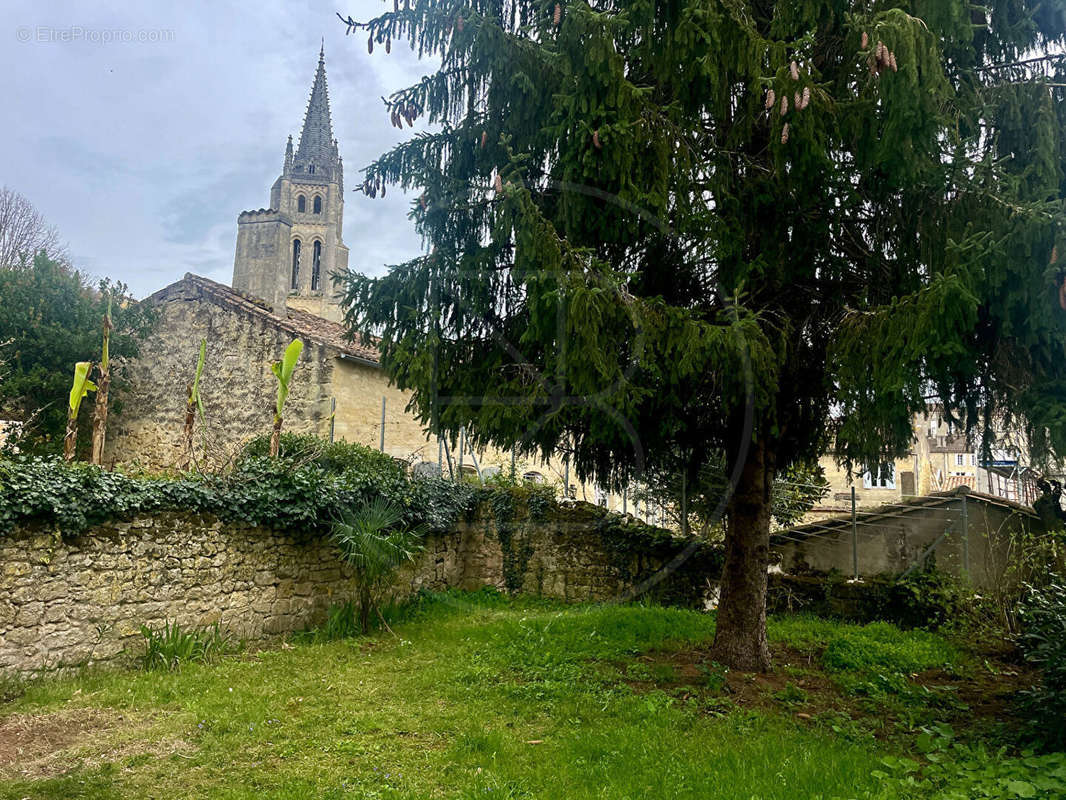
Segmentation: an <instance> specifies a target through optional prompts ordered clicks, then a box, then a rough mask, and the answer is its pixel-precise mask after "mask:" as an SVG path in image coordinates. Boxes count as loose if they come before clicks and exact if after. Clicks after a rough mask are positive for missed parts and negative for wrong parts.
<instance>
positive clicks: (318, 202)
mask: <svg viewBox="0 0 1066 800" xmlns="http://www.w3.org/2000/svg"><path fill="white" fill-rule="evenodd" d="M314 209H315V213H316V214H321V213H322V198H321V197H320V196H319V195H317V194H316V195H315V203H314Z"/></svg>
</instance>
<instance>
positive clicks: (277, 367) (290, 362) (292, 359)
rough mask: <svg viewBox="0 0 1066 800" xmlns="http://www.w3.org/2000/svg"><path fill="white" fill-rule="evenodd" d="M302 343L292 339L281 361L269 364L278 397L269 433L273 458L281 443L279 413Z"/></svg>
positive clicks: (302, 346)
mask: <svg viewBox="0 0 1066 800" xmlns="http://www.w3.org/2000/svg"><path fill="white" fill-rule="evenodd" d="M303 349H304V343H303V342H302V341H300V340H299V339H293V340H292V342H291V343H290V344H289V346H288V347H286V348H285V355H284V356H282V358H281V361H275V362H274V363H273V364H271V365H270V371H271V372H273V373H274V377H275V378H277V379H278V398H277V402H276V404H275V406H274V432H273V433H271V435H270V456H271V458H274V457H275V456H277V454H278V448H279V447H280V445H281V414H282V412H283V411H284V410H285V400H286V399H288V397H289V386H290V385H291V384H292V374H293V372H295V370H296V363H297V362H298V361H299V360H300V353H302V352H303Z"/></svg>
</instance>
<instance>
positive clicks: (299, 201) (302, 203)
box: [296, 194, 307, 213]
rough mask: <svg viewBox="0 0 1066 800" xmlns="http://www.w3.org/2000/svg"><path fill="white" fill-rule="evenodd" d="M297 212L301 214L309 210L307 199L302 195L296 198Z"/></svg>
mask: <svg viewBox="0 0 1066 800" xmlns="http://www.w3.org/2000/svg"><path fill="white" fill-rule="evenodd" d="M296 210H297V211H299V212H301V213H303V212H304V211H306V210H307V198H306V197H304V196H303V195H302V194H301V195H299V196H298V197H297V198H296Z"/></svg>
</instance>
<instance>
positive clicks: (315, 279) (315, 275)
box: [311, 197, 322, 292]
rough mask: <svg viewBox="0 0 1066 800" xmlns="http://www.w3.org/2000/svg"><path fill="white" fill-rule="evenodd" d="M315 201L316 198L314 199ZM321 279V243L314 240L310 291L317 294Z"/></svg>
mask: <svg viewBox="0 0 1066 800" xmlns="http://www.w3.org/2000/svg"><path fill="white" fill-rule="evenodd" d="M315 200H316V201H317V200H318V198H317V197H316V198H315ZM321 278H322V242H320V241H318V240H317V239H316V240H315V247H314V249H313V250H312V251H311V291H312V292H317V291H318V288H319V283H321Z"/></svg>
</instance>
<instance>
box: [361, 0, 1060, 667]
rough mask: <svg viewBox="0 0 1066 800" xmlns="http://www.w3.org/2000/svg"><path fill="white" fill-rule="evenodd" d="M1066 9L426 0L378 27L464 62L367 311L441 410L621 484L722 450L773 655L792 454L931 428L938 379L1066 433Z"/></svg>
mask: <svg viewBox="0 0 1066 800" xmlns="http://www.w3.org/2000/svg"><path fill="white" fill-rule="evenodd" d="M1064 27H1066V2H1064V0H1040V2H1037V0H990V1H989V2H988V3H986V4H984V5H977V4H975V3H970V2H964V1H963V0H910V1H909V2H906V1H898V0H884V2H856V1H855V0H776V2H775V1H773V0H765V1H764V2H751V0H658V1H654V2H653V0H607V1H606V2H593V3H592V4H590V3H588V2H586V1H585V0H569V1H568V2H559V3H556V2H554V0H548V1H547V2H544V1H543V0H541V1H539V2H531V1H530V0H511V2H500V1H499V0H399V2H398V4H397V5H396V6H395V8H394V10H391V11H388V12H387V13H384V14H382V15H381V16H379V17H377V18H376V19H373V20H370V21H367V22H357V23H355V24H354V25H350V29H352V30H353V31H354V32H360V33H361V34H362V35H363V36H365V35H367V33H368V32H369V37H370V39H371V42H370V43H369V45H370V49H371V50H373V49H374V46H375V45H376V46H377V48H379V51H375V52H380V51H389V50H390V49H391V47H392V46H393V45H394V44H395V43H397V42H398V41H399V40H402V39H406V40H409V41H410V42H411V44H412V46H413V47H415V48H416V49H417V51H418V52H419V54H421V55H425V56H428V57H439V58H440V60H441V65H440V69H439V70H438V71H437V72H435V73H434V74H431V75H429V76H428V77H427V78H426V79H424V80H423V81H422V82H420V83H419V84H417V85H415V86H412V87H410V88H407V89H403V90H401V91H398V92H396V93H395V94H394V95H392V96H391V97H390V98H388V100H387V101H386V102H387V108H386V114H387V115H388V117H389V118H390V119H391V121H392V123H393V124H394V125H400V126H402V125H403V124H404V123H405V122H407V123H410V122H411V121H412V120H413V119H414V118H415V117H420V116H421V117H426V118H428V120H429V121H431V122H432V123H434V124H435V125H436V126H437V128H436V129H435V130H436V132H432V133H425V134H419V135H417V136H414V137H413V138H412V139H411V140H410V141H408V142H406V143H404V144H402V145H400V146H399V147H397V148H396V149H394V150H393V151H391V152H389V153H387V154H385V155H383V156H382V157H381V158H379V159H378V160H377V161H375V162H374V163H373V164H371V165H370V167H369V168H368V170H367V173H366V183H365V185H364V189H365V191H366V192H367V193H368V194H369V195H370V196H375V195H376V194H377V193H379V192H383V191H384V190H385V186H386V184H399V185H401V186H402V187H405V188H407V189H413V190H414V191H415V192H416V193H417V195H418V197H419V199H418V201H417V202H416V203H415V204H414V205H413V207H412V216H413V219H414V222H415V225H416V226H417V228H418V230H419V231H420V232H421V233H422V235H423V236H424V237H425V240H426V242H427V255H426V256H425V257H421V258H417V259H415V260H413V261H410V262H408V263H404V264H399V265H396V266H393V267H391V268H390V270H389V272H388V274H387V275H385V276H384V277H381V278H376V279H372V278H368V277H363V276H359V275H352V276H348V277H347V279H346V281H345V288H346V292H347V299H348V302H349V303H350V311H349V312H348V318H347V321H348V324H349V326H350V327H351V329H353V330H358V331H362V332H367V331H373V332H374V333H376V334H380V335H381V336H382V342H381V347H382V353H383V363H384V365H385V367H386V368H387V369H388V371H389V373H390V375H391V376H392V377H393V378H394V379H395V381H396V382H397V383H398V385H399V386H401V387H403V388H409V389H412V390H413V392H414V406H415V409H416V410H417V412H418V413H419V414H420V415H421V417H422V419H423V420H424V422H425V423H426V424H427V425H428V426H436V427H438V428H439V429H441V430H443V431H445V432H450V433H452V434H454V433H455V432H456V431H457V430H458V428H459V427H460V426H466V428H467V430H468V433H469V434H470V436H471V438H472V439H474V440H475V442H476V443H478V444H483V443H490V442H491V443H493V444H496V445H498V446H502V447H510V446H511V445H512V444H517V445H518V447H519V448H522V449H525V450H529V451H535V450H540V451H544V452H547V451H549V450H552V449H555V448H560V447H561V448H564V449H566V450H568V451H569V452H570V453H571V457H572V459H573V464H574V467H575V468H576V470H577V471H578V472H579V473H580V474H581V475H583V476H595V478H596V479H597V480H599V481H601V482H611V483H616V484H617V483H621V482H625V481H627V480H630V479H632V478H634V477H635V476H636V475H637V474H638V473H639V472H640V471H641V470H642V469H644V468H646V467H648V466H652V465H655V466H660V467H661V466H664V465H665V466H670V467H671V468H677V469H679V470H682V471H683V472H685V473H686V474H687V475H688V476H689V477H690V478H691V479H692V480H696V479H697V478H698V476H699V475H700V474H701V473H702V472H705V471H706V469H705V468H706V467H707V465H708V463H712V464H721V465H722V467H723V469H724V473H725V475H726V476H727V478H728V479H729V481H730V483H731V485H732V487H733V491H732V492H731V493H730V494H728V496H727V498H726V502H725V506H724V508H725V512H726V517H727V536H726V547H727V557H726V565H725V570H724V574H723V580H722V594H721V601H720V608H719V615H718V633H717V637H716V642H715V649H716V651H717V652H716V657H717V658H718V659H719V660H721V661H723V662H724V663H726V664H728V665H730V666H732V667H734V668H740V669H766V668H768V666H769V663H770V662H769V652H768V649H767V644H766V636H765V587H766V567H767V556H768V526H769V507H770V491H771V482H772V479H773V476H774V474H775V473H777V472H778V471H779V470H781V469H783V468H785V467H787V466H788V465H790V464H794V463H797V462H802V461H805V460H809V459H810V458H811V457H813V456H816V455H817V454H818V453H819V452H821V451H822V450H823V449H824V448H825V447H826V446H827V444H828V443H829V442H830V441H831V440H835V447H836V450H837V452H838V453H840V454H841V456H842V457H843V458H844V459H846V460H848V461H849V462H850V463H853V464H855V465H856V466H858V467H859V468H860V469H861V468H863V467H862V465H868V464H876V463H878V462H879V461H880V460H881V459H886V458H888V457H890V456H892V455H894V454H896V453H900V452H903V451H905V450H906V449H907V448H908V447H909V446H910V444H911V419H912V415H913V414H914V413H915V412H917V411H920V410H922V409H923V408H924V407H925V403H926V401H927V399H928V398H929V396H931V395H932V396H935V397H937V398H939V400H940V401H942V402H943V404H944V406H945V408H946V409H948V410H949V411H950V412H951V413H953V414H955V415H956V416H957V418H958V419H959V421H960V423H962V424H965V425H966V426H967V429H968V430H970V431H971V432H973V433H974V435H975V436H981V435H982V434H983V432H984V430H985V428H986V427H987V426H988V423H989V421H990V420H991V419H992V418H993V417H997V418H999V419H1002V418H1003V416H1004V415H1006V416H1009V417H1013V418H1014V419H1016V420H1018V421H1019V422H1021V423H1023V424H1024V425H1026V427H1027V430H1028V432H1029V434H1030V442H1031V445H1032V447H1033V450H1034V454H1035V455H1037V456H1041V455H1047V454H1053V453H1054V452H1055V451H1056V449H1057V448H1061V447H1063V446H1064V445H1066V369H1064V364H1066V325H1064V321H1066V292H1062V291H1061V287H1062V285H1063V273H1064V270H1066V241H1064V238H1066V237H1064V236H1063V232H1062V231H1063V229H1062V227H1061V223H1062V221H1063V197H1064V188H1066V183H1064V173H1066V170H1064V158H1066V144H1064V142H1063V138H1064V137H1063V124H1064V121H1066V115H1064V109H1063V93H1064V89H1063V85H1064V84H1066V63H1064V61H1063V59H1062V58H1061V57H1058V56H1056V55H1054V54H1055V53H1056V52H1061V46H1062V44H1063V38H1064ZM381 55H382V57H385V56H384V54H383V53H381ZM374 57H378V56H374ZM1056 243H1058V244H1057V247H1056ZM1060 253H1061V254H1062V255H1061V256H1060V255H1059V254H1060ZM365 266H367V267H371V266H373V265H365Z"/></svg>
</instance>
